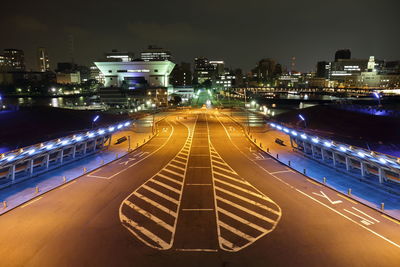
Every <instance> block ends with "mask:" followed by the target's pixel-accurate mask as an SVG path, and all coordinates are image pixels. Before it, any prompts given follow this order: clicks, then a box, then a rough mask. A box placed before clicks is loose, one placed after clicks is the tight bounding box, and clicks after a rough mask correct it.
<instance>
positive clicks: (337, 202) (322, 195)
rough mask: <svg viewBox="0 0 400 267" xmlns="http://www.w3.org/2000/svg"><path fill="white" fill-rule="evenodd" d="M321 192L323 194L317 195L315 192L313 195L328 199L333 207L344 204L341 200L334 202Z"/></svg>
mask: <svg viewBox="0 0 400 267" xmlns="http://www.w3.org/2000/svg"><path fill="white" fill-rule="evenodd" d="M319 192H321V194H318V193H315V192H313V194H314V195H316V196H320V197H323V198H326V199H327V200H328V201H329V202H330V203H331V204H332V205H336V204H339V203H342V201H341V200H335V201H332V200H331V199H330V198H329V197H328V196H327V195H326V194H325V193H324V192H322V191H319Z"/></svg>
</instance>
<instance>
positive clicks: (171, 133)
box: [89, 121, 175, 179]
mask: <svg viewBox="0 0 400 267" xmlns="http://www.w3.org/2000/svg"><path fill="white" fill-rule="evenodd" d="M166 122H167V123H168V124H169V125H171V124H170V123H169V122H168V121H166ZM171 127H172V131H171V132H170V134H169V136H168V138H167V140H166V141H165V142H164V143H163V144H162V145H161V146H159V147H158V148H157V149H156V150H154V151H153V152H151V153H149V152H143V154H142V155H144V154H146V153H147V156H146V157H144V158H141V159H140V160H138V161H136V162H135V163H133V164H131V165H129V166H128V167H126V168H124V169H122V170H120V171H119V172H117V173H114V174H113V175H111V176H110V177H108V178H102V179H112V178H114V177H115V176H117V175H119V174H121V173H123V172H125V171H126V170H128V169H130V168H131V167H133V166H135V165H136V164H138V163H140V162H142V161H143V160H145V159H147V158H148V157H150V156H151V155H153V154H154V153H157V152H158V151H159V150H160V149H162V148H163V147H164V146H166V144H167V143H168V142H169V140H170V139H171V137H172V135H173V133H174V131H175V128H174V127H173V126H172V125H171ZM99 170H100V169H99ZM99 170H96V171H99ZM89 177H90V176H89ZM94 178H99V177H94Z"/></svg>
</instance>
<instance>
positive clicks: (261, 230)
mask: <svg viewBox="0 0 400 267" xmlns="http://www.w3.org/2000/svg"><path fill="white" fill-rule="evenodd" d="M217 211H218V212H221V213H223V214H225V215H226V216H228V217H231V218H232V219H234V220H236V221H238V222H240V223H242V224H244V225H247V226H249V227H251V228H254V229H256V230H257V231H260V232H261V233H264V232H269V231H270V230H268V229H266V228H264V227H261V226H259V225H257V224H254V223H252V222H250V221H248V220H246V219H244V218H242V217H239V216H237V215H236V214H233V213H232V212H229V211H227V210H225V209H223V208H220V207H218V209H217Z"/></svg>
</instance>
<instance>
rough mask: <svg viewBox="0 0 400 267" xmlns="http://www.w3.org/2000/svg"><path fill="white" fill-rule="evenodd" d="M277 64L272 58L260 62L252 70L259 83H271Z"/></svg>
mask: <svg viewBox="0 0 400 267" xmlns="http://www.w3.org/2000/svg"><path fill="white" fill-rule="evenodd" d="M275 67H276V62H275V60H273V59H271V58H264V59H262V60H260V61H259V62H258V64H257V66H256V67H255V68H254V69H253V70H252V74H253V78H255V79H256V80H257V81H259V82H269V81H271V80H272V79H273V77H274V72H275Z"/></svg>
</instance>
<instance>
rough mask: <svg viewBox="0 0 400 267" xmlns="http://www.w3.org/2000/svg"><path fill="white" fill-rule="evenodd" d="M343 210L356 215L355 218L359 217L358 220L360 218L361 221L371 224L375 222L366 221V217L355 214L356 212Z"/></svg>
mask: <svg viewBox="0 0 400 267" xmlns="http://www.w3.org/2000/svg"><path fill="white" fill-rule="evenodd" d="M343 210H344V211H346V212H348V213H350V214H352V215H354V216H356V217H358V218H360V219H361V221H365V222H368V223H369V224H374V222H372V221H370V220H367V219H365V218H364V217H362V216H360V215H357V214H355V213H354V212H351V211H349V210H347V209H343Z"/></svg>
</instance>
